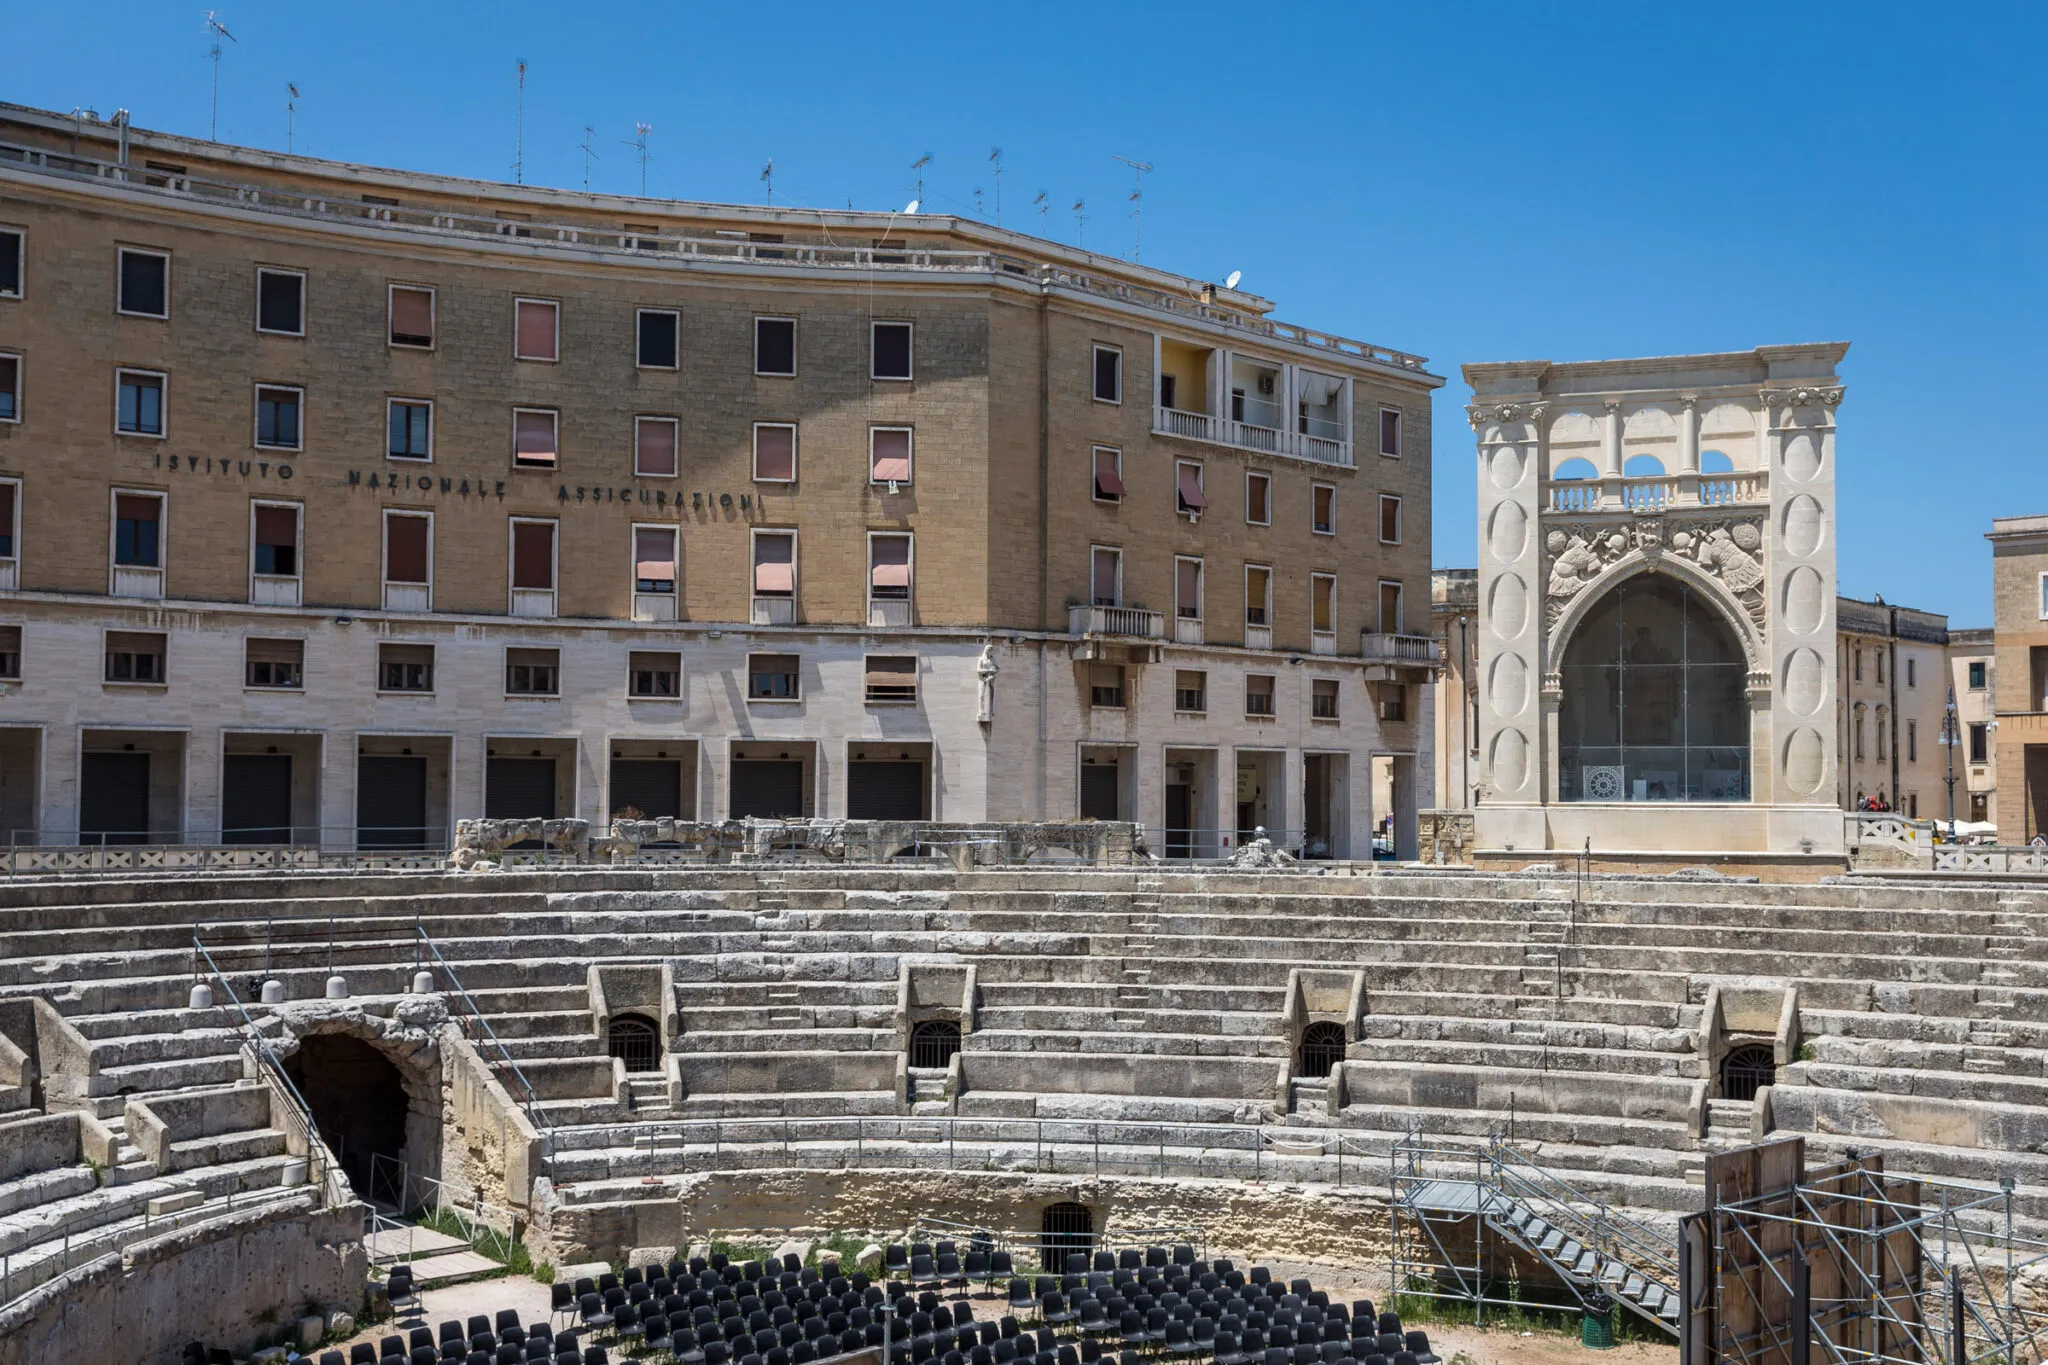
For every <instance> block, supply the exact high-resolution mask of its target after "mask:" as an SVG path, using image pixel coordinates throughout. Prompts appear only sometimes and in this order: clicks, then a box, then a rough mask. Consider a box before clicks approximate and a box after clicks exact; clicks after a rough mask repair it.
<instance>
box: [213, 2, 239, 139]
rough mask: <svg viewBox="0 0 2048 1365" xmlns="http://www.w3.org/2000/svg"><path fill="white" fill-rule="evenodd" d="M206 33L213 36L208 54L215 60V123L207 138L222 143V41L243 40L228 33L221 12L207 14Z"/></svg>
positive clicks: (215, 11)
mask: <svg viewBox="0 0 2048 1365" xmlns="http://www.w3.org/2000/svg"><path fill="white" fill-rule="evenodd" d="M206 31H207V32H208V33H211V34H212V35H213V47H212V48H211V49H209V50H208V52H207V54H206V55H207V56H208V57H210V58H212V59H213V123H212V125H211V127H210V128H209V130H208V132H207V135H206V136H207V140H208V141H210V142H218V141H220V40H221V39H223V38H225V39H227V40H228V41H229V42H231V43H233V42H239V41H241V40H240V39H238V38H236V37H235V35H234V34H232V33H230V32H228V24H227V20H225V19H223V18H221V17H220V11H218V10H208V11H207V12H206Z"/></svg>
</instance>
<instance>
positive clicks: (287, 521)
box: [252, 502, 299, 578]
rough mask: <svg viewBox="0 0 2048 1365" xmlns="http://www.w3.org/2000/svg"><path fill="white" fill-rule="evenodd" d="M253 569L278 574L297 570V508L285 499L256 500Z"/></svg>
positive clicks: (294, 572) (294, 574)
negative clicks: (276, 500)
mask: <svg viewBox="0 0 2048 1365" xmlns="http://www.w3.org/2000/svg"><path fill="white" fill-rule="evenodd" d="M255 511H256V518H255V521H256V543H255V549H254V552H253V556H252V558H253V562H254V564H255V567H256V572H257V573H259V574H270V575H274V576H276V577H279V578H291V577H295V576H296V575H297V574H298V572H299V509H298V507H297V506H295V505H292V504H288V503H268V502H259V503H257V504H256V508H255Z"/></svg>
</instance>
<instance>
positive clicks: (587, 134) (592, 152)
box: [582, 123, 604, 190]
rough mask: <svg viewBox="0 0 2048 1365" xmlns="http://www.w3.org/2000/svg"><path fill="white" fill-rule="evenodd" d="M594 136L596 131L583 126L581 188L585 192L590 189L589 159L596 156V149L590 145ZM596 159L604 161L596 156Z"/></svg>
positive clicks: (586, 125)
mask: <svg viewBox="0 0 2048 1365" xmlns="http://www.w3.org/2000/svg"><path fill="white" fill-rule="evenodd" d="M596 135H597V129H595V128H593V127H592V126H591V125H589V124H587V123H586V124H584V125H583V142H582V150H583V188H584V189H586V190H587V189H589V188H590V158H592V157H594V156H597V149H596V148H595V147H593V146H591V145H590V139H591V138H592V137H595V136H596ZM597 159H598V160H599V161H602V160H604V158H603V157H601V156H598V157H597Z"/></svg>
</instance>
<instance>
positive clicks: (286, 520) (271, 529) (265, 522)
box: [256, 507, 299, 545]
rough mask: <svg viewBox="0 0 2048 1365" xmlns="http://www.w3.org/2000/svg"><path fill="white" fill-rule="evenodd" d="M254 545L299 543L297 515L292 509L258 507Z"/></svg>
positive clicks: (296, 510) (294, 509)
mask: <svg viewBox="0 0 2048 1365" xmlns="http://www.w3.org/2000/svg"><path fill="white" fill-rule="evenodd" d="M256 543H257V544H258V545H296V544H298V543H299V513H298V509H297V508H293V507H259V508H257V509H256Z"/></svg>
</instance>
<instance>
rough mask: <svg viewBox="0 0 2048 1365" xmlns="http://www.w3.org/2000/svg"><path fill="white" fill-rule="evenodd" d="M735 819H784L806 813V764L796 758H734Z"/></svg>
mask: <svg viewBox="0 0 2048 1365" xmlns="http://www.w3.org/2000/svg"><path fill="white" fill-rule="evenodd" d="M730 804H731V807H732V818H733V819H735V820H744V819H746V818H747V817H748V816H750V815H751V816H753V817H754V818H755V819H757V820H784V819H796V818H800V817H801V816H802V815H803V813H804V764H803V760H802V759H795V758H735V759H734V760H733V761H732V800H731V803H730Z"/></svg>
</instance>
